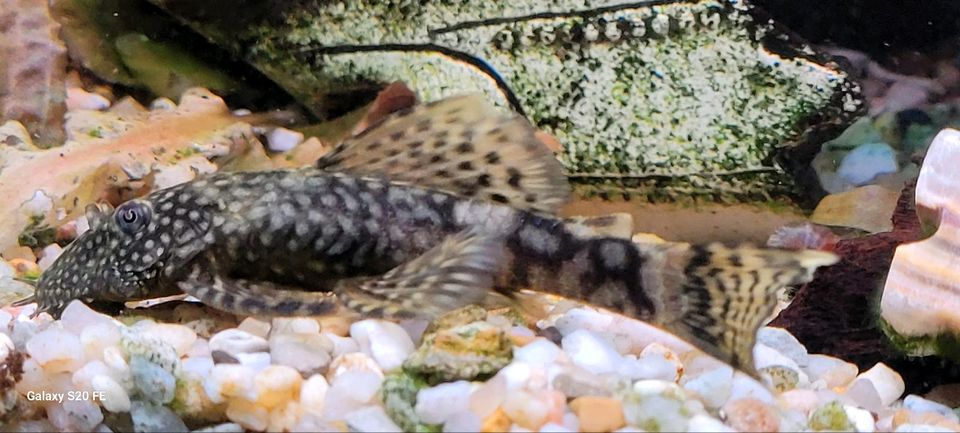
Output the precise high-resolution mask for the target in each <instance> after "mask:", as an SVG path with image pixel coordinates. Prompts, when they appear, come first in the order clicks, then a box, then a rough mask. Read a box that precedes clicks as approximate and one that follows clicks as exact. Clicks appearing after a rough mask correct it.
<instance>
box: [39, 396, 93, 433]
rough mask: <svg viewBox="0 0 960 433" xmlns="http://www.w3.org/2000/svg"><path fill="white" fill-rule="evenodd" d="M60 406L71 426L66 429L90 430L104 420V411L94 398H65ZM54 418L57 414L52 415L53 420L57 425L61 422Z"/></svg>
mask: <svg viewBox="0 0 960 433" xmlns="http://www.w3.org/2000/svg"><path fill="white" fill-rule="evenodd" d="M60 407H61V408H62V411H63V414H64V415H65V416H66V420H67V425H69V426H70V428H68V429H65V430H75V431H90V430H93V428H94V427H96V426H97V424H100V422H101V421H103V413H102V412H100V407H99V406H97V404H96V403H94V402H93V400H92V399H89V400H84V399H75V400H70V399H67V398H64V400H63V403H61V404H60ZM48 414H49V412H48ZM54 418H55V416H54V417H51V421H53V423H54V424H55V425H57V424H59V423H58V422H57V421H54ZM58 427H60V426H58ZM61 428H62V427H61Z"/></svg>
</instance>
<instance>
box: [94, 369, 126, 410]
mask: <svg viewBox="0 0 960 433" xmlns="http://www.w3.org/2000/svg"><path fill="white" fill-rule="evenodd" d="M90 385H91V387H92V388H93V390H94V391H97V392H99V393H101V394H100V395H101V397H102V399H101V400H100V404H101V405H103V408H104V409H106V410H108V411H110V412H114V413H118V412H130V397H129V396H128V395H127V391H125V390H124V389H123V387H122V386H120V384H119V383H117V381H115V380H113V379H112V378H110V376H107V375H102V374H101V375H97V376H94V377H93V379H92V380H91V381H90Z"/></svg>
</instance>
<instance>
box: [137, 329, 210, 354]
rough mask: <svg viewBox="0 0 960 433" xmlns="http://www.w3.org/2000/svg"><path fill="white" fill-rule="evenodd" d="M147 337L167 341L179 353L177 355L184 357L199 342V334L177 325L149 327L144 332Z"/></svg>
mask: <svg viewBox="0 0 960 433" xmlns="http://www.w3.org/2000/svg"><path fill="white" fill-rule="evenodd" d="M143 333H144V334H145V335H148V336H153V337H155V338H157V339H159V340H161V341H165V342H167V343H168V344H170V345H171V346H173V349H174V350H176V351H177V355H180V356H183V355H185V354H186V353H187V352H188V351H189V350H190V347H191V346H193V343H194V342H195V341H197V333H196V332H194V331H193V330H192V329H190V328H188V327H186V326H183V325H177V324H171V323H158V324H154V325H153V326H150V327H148V328H147V329H145V330H144V331H143Z"/></svg>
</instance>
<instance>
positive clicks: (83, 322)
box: [60, 300, 117, 335]
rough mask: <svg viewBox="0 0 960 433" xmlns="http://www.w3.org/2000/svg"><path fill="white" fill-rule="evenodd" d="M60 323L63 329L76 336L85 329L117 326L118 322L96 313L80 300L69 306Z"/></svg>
mask: <svg viewBox="0 0 960 433" xmlns="http://www.w3.org/2000/svg"><path fill="white" fill-rule="evenodd" d="M60 323H61V324H62V325H63V329H65V330H67V331H69V332H70V333H72V334H75V335H80V334H81V333H82V332H83V330H84V329H86V328H87V327H90V326H94V325H101V324H102V325H112V326H114V327H116V326H117V322H116V321H115V320H113V318H111V317H110V316H108V315H106V314H101V313H98V312H96V311H94V310H93V309H91V308H90V307H88V306H87V304H84V303H83V302H81V301H79V300H74V301H71V302H70V303H69V304H67V307H66V308H64V309H63V313H62V314H61V315H60Z"/></svg>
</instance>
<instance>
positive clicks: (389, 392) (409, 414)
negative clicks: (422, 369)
mask: <svg viewBox="0 0 960 433" xmlns="http://www.w3.org/2000/svg"><path fill="white" fill-rule="evenodd" d="M426 386H427V383H426V382H424V381H423V379H420V378H417V377H414V376H411V375H410V374H407V373H403V372H401V373H397V374H391V375H388V376H387V377H384V378H383V384H382V385H380V394H381V396H382V398H383V407H384V410H386V412H387V415H390V419H392V420H393V422H395V423H397V425H398V426H400V428H401V429H403V431H407V432H439V431H440V430H441V428H440V426H438V425H434V424H424V423H423V422H421V420H420V417H419V416H417V413H416V411H415V410H414V407H415V406H416V404H417V391H419V390H420V388H424V387H426Z"/></svg>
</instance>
